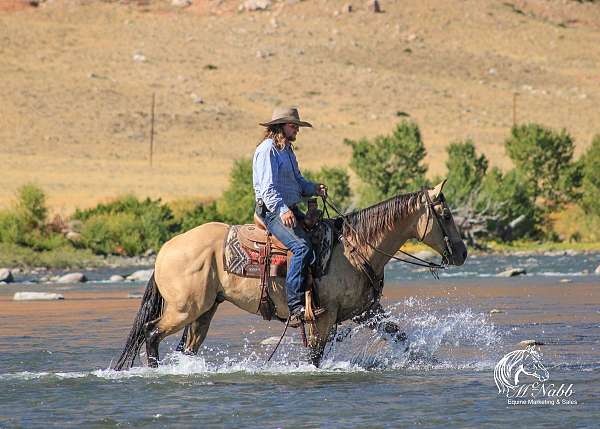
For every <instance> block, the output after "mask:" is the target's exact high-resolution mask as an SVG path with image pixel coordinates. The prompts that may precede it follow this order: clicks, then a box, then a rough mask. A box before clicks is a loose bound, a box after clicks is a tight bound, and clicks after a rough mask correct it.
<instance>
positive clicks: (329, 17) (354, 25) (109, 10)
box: [0, 0, 600, 212]
mask: <svg viewBox="0 0 600 429" xmlns="http://www.w3.org/2000/svg"><path fill="white" fill-rule="evenodd" d="M122 3H123V2H99V1H90V0H69V1H66V0H54V1H48V2H47V3H45V4H44V5H42V6H40V7H39V8H22V7H21V6H22V2H19V1H16V0H14V1H9V2H6V3H4V6H5V7H4V9H7V10H5V11H0V76H2V85H0V100H1V102H2V103H1V104H2V105H1V108H0V109H1V110H0V155H1V156H2V157H3V159H4V163H3V174H2V175H1V176H0V205H7V204H8V202H9V201H10V199H11V198H12V196H13V194H14V190H15V189H16V188H17V187H18V186H20V185H22V184H23V183H25V182H28V181H34V182H36V183H38V184H39V185H41V186H42V187H43V188H44V189H45V190H46V192H47V193H48V195H49V197H50V201H49V203H50V205H51V206H52V207H53V208H55V209H56V210H58V211H59V212H69V211H70V210H72V209H73V207H75V206H90V205H92V204H94V203H97V202H98V201H101V200H106V199H108V198H110V197H114V196H116V195H119V194H124V193H131V192H133V193H135V194H137V195H139V196H151V197H159V196H161V197H163V198H165V199H169V200H170V199H175V198H182V197H189V196H194V197H204V198H206V197H211V196H213V197H214V196H217V195H219V194H220V192H221V191H222V190H223V189H224V187H225V186H226V180H227V177H228V171H229V168H230V166H231V165H232V161H233V159H235V158H238V157H245V156H250V155H251V153H252V151H253V148H254V147H255V144H256V142H257V139H258V138H259V136H260V130H259V127H258V126H257V122H259V121H261V120H264V119H268V118H269V117H270V111H271V109H272V107H273V105H275V104H279V103H294V104H297V105H299V106H300V107H301V113H302V115H303V116H304V117H305V118H306V119H307V120H309V121H311V122H313V124H314V125H315V129H314V130H308V131H303V132H302V133H301V135H300V137H299V142H300V151H299V152H298V157H299V159H300V163H301V165H302V166H303V167H305V168H311V169H316V168H318V167H320V166H321V165H323V164H327V165H346V164H347V162H348V159H349V149H348V148H347V147H345V146H344V145H343V144H342V140H343V138H345V137H348V138H359V137H361V136H373V135H376V134H379V133H386V132H388V131H389V130H390V129H391V127H392V126H393V125H394V124H395V123H396V122H397V121H398V120H399V119H400V118H399V117H398V116H397V112H399V111H402V112H408V113H409V114H410V116H411V117H412V118H414V119H415V120H416V121H417V122H418V123H419V125H420V126H421V130H422V132H423V136H424V139H425V143H426V146H427V149H428V151H429V156H428V160H427V161H428V163H429V165H430V173H431V174H434V173H442V172H443V169H444V167H443V162H444V159H445V151H444V147H445V146H446V145H447V144H448V143H449V142H451V141H453V140H456V139H463V138H467V137H471V138H473V139H474V140H475V142H476V144H477V147H478V149H479V150H480V151H482V152H484V153H485V154H486V155H487V156H488V157H489V158H490V159H491V160H492V163H493V164H495V165H499V166H503V167H506V166H507V160H506V157H505V155H504V151H503V147H502V144H501V143H502V140H503V139H504V137H505V136H506V135H507V133H508V130H509V128H510V126H511V124H512V113H511V109H512V94H513V92H515V91H518V92H519V93H520V95H519V97H518V119H519V120H521V121H537V122H541V123H544V124H546V125H550V126H553V127H556V128H560V127H567V128H568V129H569V131H570V132H571V133H572V134H573V135H574V136H575V138H576V141H577V144H578V151H579V152H581V150H582V149H583V148H584V147H586V146H587V145H588V144H589V142H590V141H591V137H592V135H593V134H594V133H597V132H598V131H600V130H599V128H598V124H597V119H598V118H597V105H598V100H599V99H600V85H599V83H600V78H599V77H598V69H599V64H598V62H599V60H600V32H598V28H597V26H598V24H597V23H598V22H600V7H599V6H598V5H592V4H579V3H577V2H569V4H568V5H565V4H564V2H562V1H542V0H539V1H528V2H524V1H514V2H513V4H512V6H511V5H510V4H507V3H506V2H503V1H491V0H467V1H463V0H448V1H445V2H439V1H434V0H424V1H418V2H399V1H385V0H384V1H383V2H382V5H383V8H384V10H385V13H382V14H372V13H369V12H367V11H366V8H365V7H364V2H360V3H358V4H355V5H354V6H355V9H356V11H355V12H353V13H350V14H340V15H338V16H334V11H336V10H341V7H342V5H343V4H344V3H347V1H346V0H343V1H325V0H314V1H313V0H309V1H304V2H300V3H296V4H288V3H287V2H277V3H275V4H274V7H273V9H272V10H271V11H269V12H254V13H237V12H236V9H237V6H238V4H239V2H238V1H229V0H228V1H214V0H211V1H195V2H194V3H195V4H194V6H193V7H191V8H189V9H185V10H178V9H175V8H172V7H170V6H168V3H169V2H166V1H155V2H149V3H150V6H137V5H136V4H137V3H148V2H130V3H131V4H129V5H123V4H122ZM258 51H260V52H262V53H263V56H264V55H266V57H265V58H259V57H258V56H257V52H258ZM136 52H139V53H141V54H143V55H144V56H145V57H146V61H145V62H136V61H134V60H133V55H134V54H135V53H136ZM208 65H214V66H216V69H210V67H207V66H208ZM153 92H154V93H156V96H157V117H156V129H157V135H156V154H155V165H154V167H153V168H152V169H150V168H149V166H148V135H149V134H148V131H149V117H148V112H149V110H150V100H151V94H152V93H153ZM192 94H196V95H197V96H199V97H201V98H202V99H203V100H204V104H196V103H194V101H193V99H192Z"/></svg>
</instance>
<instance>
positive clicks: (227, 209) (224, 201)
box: [217, 159, 255, 224]
mask: <svg viewBox="0 0 600 429" xmlns="http://www.w3.org/2000/svg"><path fill="white" fill-rule="evenodd" d="M254 204H255V202H254V187H253V184H252V160H250V159H238V160H236V161H235V162H234V163H233V167H232V168H231V172H230V173H229V186H228V187H227V189H226V190H225V192H223V195H222V196H221V198H220V199H219V200H218V201H217V209H218V211H219V214H220V215H221V216H222V218H223V220H224V221H225V222H228V223H235V224H242V223H251V222H252V218H253V217H254Z"/></svg>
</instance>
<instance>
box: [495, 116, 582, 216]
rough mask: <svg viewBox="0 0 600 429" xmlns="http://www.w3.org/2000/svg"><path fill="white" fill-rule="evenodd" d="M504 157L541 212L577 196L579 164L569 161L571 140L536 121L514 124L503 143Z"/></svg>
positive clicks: (563, 131)
mask: <svg viewBox="0 0 600 429" xmlns="http://www.w3.org/2000/svg"><path fill="white" fill-rule="evenodd" d="M505 146H506V151H507V153H508V156H509V157H510V158H511V159H512V161H513V162H514V164H515V168H516V169H517V170H518V171H519V174H520V175H521V177H523V179H524V180H525V181H526V183H527V184H528V185H529V186H530V187H531V188H532V191H533V195H534V198H536V199H539V200H540V201H539V203H541V204H542V206H543V208H544V211H545V212H550V211H552V210H556V209H558V208H560V207H561V206H562V205H564V204H565V203H567V202H569V201H573V200H575V199H577V198H578V197H579V195H578V193H577V188H578V187H579V185H580V183H581V176H582V174H581V166H580V164H579V163H574V162H573V150H574V145H573V139H572V138H571V136H570V135H569V134H568V133H567V132H566V131H565V130H564V129H563V130H562V131H560V132H558V133H557V132H555V131H553V130H551V129H548V128H545V127H543V126H541V125H538V124H527V125H521V126H515V127H513V128H512V130H511V136H510V137H509V138H508V139H507V140H506V142H505Z"/></svg>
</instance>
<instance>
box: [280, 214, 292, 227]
mask: <svg viewBox="0 0 600 429" xmlns="http://www.w3.org/2000/svg"><path fill="white" fill-rule="evenodd" d="M279 217H281V221H282V222H283V224H284V225H285V226H287V227H288V228H294V227H295V226H296V216H294V213H293V212H292V211H291V210H288V211H287V212H285V213H284V214H282V215H280V216H279Z"/></svg>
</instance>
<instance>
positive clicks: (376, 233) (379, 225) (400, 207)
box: [342, 191, 423, 246]
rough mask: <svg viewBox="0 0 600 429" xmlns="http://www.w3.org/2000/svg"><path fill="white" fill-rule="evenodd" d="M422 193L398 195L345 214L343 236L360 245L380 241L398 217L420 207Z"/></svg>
mask: <svg viewBox="0 0 600 429" xmlns="http://www.w3.org/2000/svg"><path fill="white" fill-rule="evenodd" d="M422 195H423V191H417V192H412V193H410V194H403V195H396V196H395V197H392V198H390V199H388V200H385V201H382V202H380V203H377V204H375V205H374V206H371V207H367V208H366V209H362V210H358V211H355V212H352V213H349V214H347V215H345V216H346V220H347V223H346V222H344V223H343V225H344V226H343V229H342V234H343V236H344V237H345V238H349V239H352V241H353V242H354V243H355V244H356V245H359V246H360V245H362V244H364V242H369V243H377V242H379V240H380V239H381V237H382V236H383V235H384V234H385V233H386V232H387V231H389V230H390V229H391V228H392V226H393V225H394V222H395V221H396V220H397V219H399V218H403V217H406V216H407V215H409V214H411V213H413V211H414V210H416V209H417V208H418V206H419V203H420V201H421V196H422ZM348 223H349V224H350V225H351V227H350V226H349V225H348ZM355 231H356V233H358V237H356V235H357V234H356V233H355Z"/></svg>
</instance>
